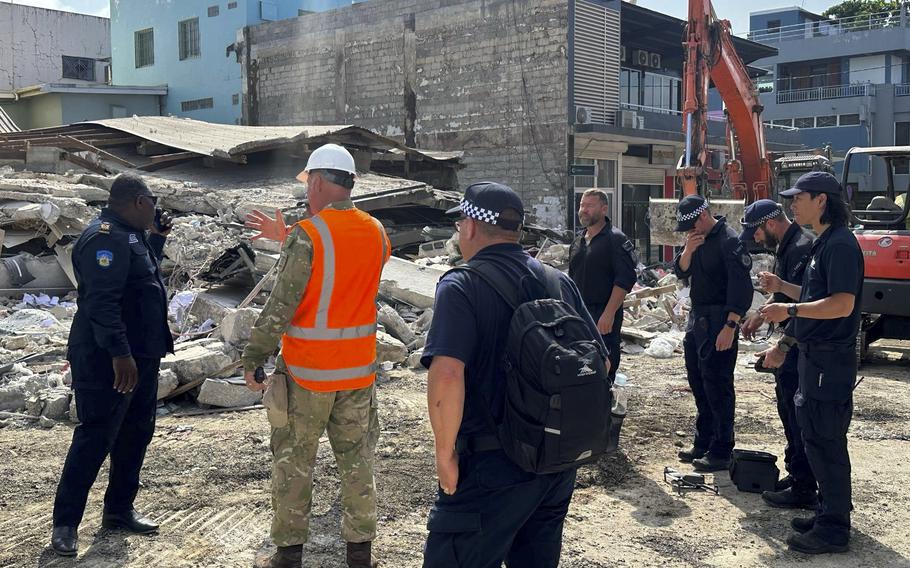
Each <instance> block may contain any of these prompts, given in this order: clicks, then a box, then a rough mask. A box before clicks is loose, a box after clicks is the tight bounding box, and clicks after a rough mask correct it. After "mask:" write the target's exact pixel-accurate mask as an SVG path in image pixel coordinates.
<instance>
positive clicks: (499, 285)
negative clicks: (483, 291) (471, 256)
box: [450, 261, 521, 310]
mask: <svg viewBox="0 0 910 568" xmlns="http://www.w3.org/2000/svg"><path fill="white" fill-rule="evenodd" d="M452 270H462V271H465V272H469V273H471V274H476V275H477V276H478V277H480V279H481V280H483V281H484V282H486V283H487V285H489V286H490V288H493V289H494V290H496V293H497V294H499V296H500V297H501V298H502V299H503V300H505V302H506V304H508V306H509V307H510V308H512V309H513V310H516V309H518V305H519V304H521V302H520V300H519V297H518V288H517V286H515V283H514V282H512V281H510V280H509V279H508V278H507V277H506V275H505V274H504V273H503V271H502V270H499V269H498V268H496V267H495V266H493V265H492V264H491V263H489V262H483V261H480V262H474V263H467V264H463V265H461V266H456V267H455V268H453V269H452ZM450 272H451V271H450Z"/></svg>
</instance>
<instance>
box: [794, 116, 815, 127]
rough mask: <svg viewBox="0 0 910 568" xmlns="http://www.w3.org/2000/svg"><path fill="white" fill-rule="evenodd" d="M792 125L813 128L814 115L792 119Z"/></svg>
mask: <svg viewBox="0 0 910 568" xmlns="http://www.w3.org/2000/svg"><path fill="white" fill-rule="evenodd" d="M793 126H795V127H797V128H815V117H814V116H805V117H801V118H794V119H793Z"/></svg>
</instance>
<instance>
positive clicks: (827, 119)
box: [815, 115, 837, 128]
mask: <svg viewBox="0 0 910 568" xmlns="http://www.w3.org/2000/svg"><path fill="white" fill-rule="evenodd" d="M829 126H837V115H830V116H816V117H815V127H816V128H826V127H829Z"/></svg>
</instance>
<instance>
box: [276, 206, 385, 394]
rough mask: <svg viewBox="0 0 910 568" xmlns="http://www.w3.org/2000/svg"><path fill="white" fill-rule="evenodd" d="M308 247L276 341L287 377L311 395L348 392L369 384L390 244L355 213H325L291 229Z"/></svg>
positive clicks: (373, 375) (381, 232) (367, 218)
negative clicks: (297, 290) (294, 300)
mask: <svg viewBox="0 0 910 568" xmlns="http://www.w3.org/2000/svg"><path fill="white" fill-rule="evenodd" d="M299 225H300V227H301V228H302V229H303V230H304V231H306V233H307V235H309V237H310V239H311V240H312V241H313V267H312V271H311V272H310V280H309V282H308V283H307V287H306V291H305V292H304V294H303V298H302V299H301V300H300V305H299V306H297V311H296V312H295V313H294V318H293V319H292V320H291V325H290V327H289V328H288V330H287V331H286V332H285V334H284V336H283V337H282V338H281V354H282V357H283V358H284V362H285V364H286V365H287V368H288V373H290V375H291V376H292V377H293V378H294V380H295V381H296V382H297V384H299V385H300V386H302V387H304V388H306V389H309V390H312V391H318V392H333V391H339V390H355V389H361V388H365V387H368V386H370V385H371V384H373V381H375V380H376V295H377V293H378V292H379V276H380V274H381V273H382V267H383V266H384V265H385V263H386V261H387V260H388V258H389V255H390V254H391V253H390V248H391V247H390V243H389V238H388V236H387V235H386V232H385V229H383V228H382V225H381V224H380V223H379V221H377V220H376V219H374V218H373V217H371V216H370V215H369V214H367V213H365V212H363V211H360V210H359V209H356V208H352V209H345V210H338V209H325V210H323V211H320V212H319V214H318V215H316V216H314V217H311V218H309V219H304V220H303V221H301V222H300V223H299Z"/></svg>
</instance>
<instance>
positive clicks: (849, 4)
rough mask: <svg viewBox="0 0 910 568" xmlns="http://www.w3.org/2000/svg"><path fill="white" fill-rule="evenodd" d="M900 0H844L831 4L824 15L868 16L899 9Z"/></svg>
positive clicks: (843, 16) (832, 16) (837, 16)
mask: <svg viewBox="0 0 910 568" xmlns="http://www.w3.org/2000/svg"><path fill="white" fill-rule="evenodd" d="M900 8H901V3H900V0H844V1H843V2H841V3H840V4H835V5H834V6H831V7H830V8H828V9H827V10H825V11H824V12H822V16H825V17H826V18H850V17H853V16H868V15H869V14H879V13H881V12H894V11H899V10H900Z"/></svg>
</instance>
